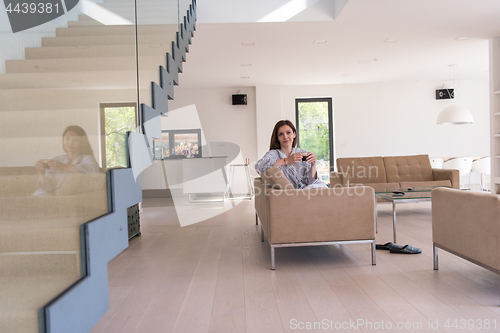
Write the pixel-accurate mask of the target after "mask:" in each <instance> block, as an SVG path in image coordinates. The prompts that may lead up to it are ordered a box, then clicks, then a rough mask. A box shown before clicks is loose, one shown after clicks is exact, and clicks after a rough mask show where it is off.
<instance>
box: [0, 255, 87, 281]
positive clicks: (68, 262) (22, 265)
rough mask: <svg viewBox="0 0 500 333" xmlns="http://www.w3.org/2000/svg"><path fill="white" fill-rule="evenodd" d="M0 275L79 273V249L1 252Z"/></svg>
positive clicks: (72, 274) (76, 274) (73, 274)
mask: <svg viewBox="0 0 500 333" xmlns="http://www.w3.org/2000/svg"><path fill="white" fill-rule="evenodd" d="M0 267H1V270H0V276H40V275H52V276H58V275H70V276H79V275H81V254H80V251H46V252H40V251H34V252H25V253H22V252H10V253H8V252H7V253H6V252H1V253H0Z"/></svg>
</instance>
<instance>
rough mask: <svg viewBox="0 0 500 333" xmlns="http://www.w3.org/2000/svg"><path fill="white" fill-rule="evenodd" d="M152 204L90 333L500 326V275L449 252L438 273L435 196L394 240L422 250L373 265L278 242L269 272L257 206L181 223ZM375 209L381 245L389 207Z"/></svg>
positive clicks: (412, 212)
mask: <svg viewBox="0 0 500 333" xmlns="http://www.w3.org/2000/svg"><path fill="white" fill-rule="evenodd" d="M146 200H149V204H148V201H145V202H144V205H145V206H147V207H144V209H143V213H142V215H141V229H142V236H141V237H137V238H134V239H132V240H131V242H130V246H129V248H128V249H127V250H125V251H124V252H123V253H121V254H120V255H119V256H118V257H116V258H115V259H113V260H112V261H111V262H110V263H109V289H110V309H109V310H108V312H107V313H106V314H105V315H104V317H103V318H102V319H101V320H100V321H99V323H98V324H97V325H96V326H95V327H94V329H93V330H92V333H112V332H119V333H124V332H145V333H154V332H181V333H194V332H214V333H219V332H249V333H253V332H272V333H274V332H334V331H347V332H387V331H391V332H392V331H394V332H500V307H499V304H500V303H499V302H500V300H499V286H498V283H499V278H498V275H497V274H495V273H493V272H490V271H488V270H486V269H484V268H481V267H479V266H476V265H474V264H471V263H469V262H467V261H465V260H462V259H460V258H457V257H455V256H453V255H451V254H448V253H446V252H444V251H440V257H439V259H440V266H439V270H438V271H434V270H433V265H432V241H431V207H430V203H427V202H424V203H414V204H411V203H409V204H401V205H399V206H398V214H397V219H398V243H399V244H410V245H412V246H416V247H420V248H421V249H422V251H423V252H422V254H418V255H405V254H391V253H389V252H387V251H381V250H377V265H376V266H372V265H371V264H370V263H371V259H370V258H371V257H370V245H368V244H352V245H343V246H317V247H305V248H279V249H276V270H275V271H272V270H271V262H270V248H269V244H268V243H267V242H265V243H262V242H261V240H260V225H259V226H256V225H255V215H254V209H253V202H252V201H243V202H242V203H240V204H239V205H238V206H236V207H235V208H234V209H232V210H230V211H229V212H226V213H224V214H222V215H219V216H217V217H215V218H212V219H210V220H207V221H204V222H201V223H197V224H194V225H191V226H187V227H184V228H181V227H180V226H179V223H178V221H177V218H176V214H175V210H174V207H172V206H165V204H167V203H166V202H161V201H158V200H160V199H146ZM154 200H156V201H154ZM378 209H379V227H378V235H377V243H385V242H388V241H391V240H392V207H391V205H390V204H379V208H378ZM447 324H448V325H447ZM397 325H400V328H401V329H398V326H397ZM488 327H489V329H488ZM300 328H303V329H300ZM307 328H310V329H307ZM391 328H392V329H391ZM481 328H482V329H481Z"/></svg>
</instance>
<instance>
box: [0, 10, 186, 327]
mask: <svg viewBox="0 0 500 333" xmlns="http://www.w3.org/2000/svg"><path fill="white" fill-rule="evenodd" d="M155 4H156V7H155ZM157 4H158V2H157V1H151V0H147V1H144V2H141V6H143V7H141V8H143V9H144V11H143V12H142V15H143V16H142V17H147V18H148V19H147V22H148V24H144V25H139V26H138V27H137V53H138V55H139V56H138V59H137V58H136V38H135V34H136V29H135V26H133V25H132V26H127V25H120V26H112V25H103V24H102V23H100V22H98V21H96V20H94V19H92V18H90V17H88V16H86V15H79V20H78V21H77V22H71V23H70V24H69V25H68V28H58V29H57V30H56V37H47V38H43V39H42V47H40V48H27V49H26V50H25V58H26V59H25V60H7V61H6V63H5V69H6V73H5V74H0V100H1V101H2V103H0V156H2V161H1V162H0V188H1V193H0V333H4V332H5V333H7V332H9V333H10V332H39V331H41V332H45V330H48V331H50V332H57V331H61V332H64V329H59V328H57V327H59V326H58V323H59V322H62V323H64V318H62V319H59V318H60V317H63V313H64V311H73V312H72V313H71V315H72V316H73V317H74V316H84V315H86V316H87V317H86V318H81V320H82V322H85V321H87V322H89V323H86V325H91V326H90V327H92V326H93V322H95V321H96V316H99V313H98V312H96V314H94V315H93V316H94V317H92V316H90V317H91V318H89V314H88V313H87V314H81V313H79V312H80V311H77V310H76V309H77V307H76V306H75V309H71V308H69V309H67V308H66V309H64V308H65V307H61V306H54V305H57V304H58V302H60V301H62V302H63V301H66V302H67V300H68V299H69V298H70V297H66V296H67V295H68V294H71V292H72V291H75V290H76V291H78V290H86V289H85V288H88V286H86V285H84V283H83V282H87V281H91V280H92V279H93V280H94V282H95V279H97V277H94V276H92V274H91V273H92V272H94V271H97V269H95V268H94V265H100V266H99V267H100V269H101V268H102V269H104V270H105V269H106V267H105V266H104V267H103V265H106V264H107V261H109V260H110V259H112V257H113V256H114V255H116V254H117V253H119V251H121V250H122V249H117V248H116V246H115V248H113V249H107V248H106V246H108V245H109V244H104V243H105V242H106V241H107V240H110V244H112V243H113V242H112V239H113V237H114V234H113V235H111V236H110V237H109V238H107V237H105V236H106V235H97V236H96V235H95V234H93V231H92V228H93V227H94V226H100V227H99V228H101V227H102V226H104V227H102V228H104V229H105V228H106V226H109V225H111V224H110V223H111V222H106V225H104V224H103V223H104V222H100V220H99V219H104V220H103V221H108V220H113V221H114V220H119V222H117V223H119V225H121V224H122V223H123V221H122V220H123V216H125V224H126V207H127V205H130V204H131V203H132V204H133V203H134V200H135V199H121V196H124V193H123V192H126V189H125V191H118V192H119V193H115V192H116V191H117V190H116V189H115V188H116V187H117V186H120V184H121V182H119V181H117V180H115V181H114V183H113V184H112V186H109V185H110V183H109V181H108V182H107V181H106V175H105V174H102V175H99V176H98V179H96V180H94V181H95V182H96V184H101V183H102V184H103V186H97V189H94V191H93V192H87V193H78V194H74V193H72V192H68V194H67V195H61V196H60V197H59V196H55V197H32V196H31V193H33V191H34V190H35V189H36V186H37V185H36V184H37V181H38V174H37V172H36V170H34V168H33V167H32V166H33V165H34V163H35V162H36V161H37V160H38V159H41V158H52V157H53V156H57V155H61V154H62V153H63V152H62V149H61V141H62V140H61V134H62V130H63V129H64V128H65V127H66V126H68V125H73V124H74V125H79V126H81V127H83V128H84V129H85V130H86V132H87V134H88V136H89V140H90V142H91V145H92V146H93V148H94V155H95V157H96V158H98V155H99V154H98V151H99V147H100V143H99V139H100V129H99V124H100V110H99V105H100V104H101V103H108V104H109V103H123V102H137V101H138V104H139V105H140V106H142V107H139V108H138V109H139V110H140V111H142V113H141V118H142V119H146V118H147V119H148V120H150V119H156V118H155V117H156V116H159V115H160V114H161V113H165V112H167V110H166V107H167V105H168V104H167V98H168V97H170V98H172V97H173V93H172V92H173V90H172V85H173V84H176V83H177V81H178V80H177V74H178V71H179V69H180V68H181V62H182V57H183V55H184V53H185V52H186V49H187V46H188V41H189V37H190V34H192V31H193V30H194V22H192V23H190V24H189V23H188V22H187V21H184V24H183V25H182V26H181V33H180V34H179V32H178V30H179V26H178V25H177V24H161V20H162V18H163V19H165V15H163V16H162V15H160V14H159V13H161V11H159V10H158V6H157ZM102 6H103V8H107V9H108V10H111V11H113V12H115V13H117V14H122V15H123V17H124V18H128V16H130V13H131V12H130V10H127V9H126V8H124V6H123V2H122V1H119V0H109V1H105V3H104V4H102ZM166 7H167V6H166ZM141 8H140V9H141ZM164 9H166V8H164ZM193 12H194V2H193V9H192V11H191V15H192V16H191V19H192V20H193V21H194V15H193ZM138 13H139V14H141V11H140V10H138ZM176 14H177V13H176ZM189 15H190V14H189V12H188V15H187V16H188V17H189ZM140 17H141V16H140ZM140 22H141V20H140V19H139V23H140ZM188 34H189V35H188ZM182 36H183V37H182ZM172 41H176V43H174V44H172ZM137 65H138V69H139V75H137V71H136V68H137ZM160 66H163V68H160ZM160 73H162V74H161V75H162V80H160ZM137 77H138V79H137ZM152 82H155V83H156V84H152ZM153 91H154V92H156V93H155V94H154V96H153V97H152V94H153ZM138 96H139V100H138ZM143 104H144V105H143ZM147 105H152V106H153V108H151V107H148V106H147ZM155 106H156V109H155V108H154V107H155ZM160 107H161V108H162V109H160ZM156 121H158V122H159V121H160V119H159V118H157V119H156ZM148 134H149V136H151V135H152V134H151V133H145V135H148ZM122 174H124V173H123V172H121V171H120V172H118V171H117V172H116V173H113V172H112V173H111V175H112V176H113V175H114V176H115V177H118V176H120V177H121V175H122ZM127 177H128V176H127ZM106 182H107V183H108V186H106ZM108 188H109V189H110V193H108ZM89 193H90V194H89ZM109 197H111V198H113V201H112V206H109V207H108V198H109ZM127 200H128V201H130V202H128V201H127ZM124 210H125V211H124ZM108 212H109V213H108ZM101 216H103V218H101ZM91 220H93V222H92V223H93V224H90V225H89V224H88V223H87V222H89V221H91ZM86 223H87V224H86ZM117 225H118V224H117ZM120 228H121V229H123V228H122V227H120ZM113 230H114V229H113ZM113 232H115V231H113ZM125 233H126V232H125ZM122 234H123V233H118V232H116V235H119V237H122ZM86 235H88V236H87V237H86ZM97 237H102V238H103V239H102V240H100V241H99V240H96V238H97ZM96 241H99V242H100V244H101V243H102V244H103V245H102V246H103V248H104V249H105V251H108V254H107V253H102V257H103V258H107V259H106V260H107V261H106V260H105V262H101V261H102V260H100V259H98V260H96V258H94V257H93V256H90V259H89V257H88V256H87V253H86V252H87V251H88V244H92V242H96ZM117 243H120V244H123V239H122V238H120V241H118V242H117ZM109 246H110V245H109ZM109 246H108V247H109ZM120 246H121V245H120ZM117 251H118V252H117ZM96 275H98V274H96ZM82 277H83V278H82ZM89 279H90V280H89ZM98 282H99V284H100V285H103V284H104V285H105V286H104V288H105V289H106V290H107V280H106V281H102V280H99V281H98ZM85 292H90V293H92V290H88V291H85ZM94 292H95V291H94ZM101 294H102V293H101ZM57 295H61V296H60V297H59V298H58V299H57V300H55V301H52V302H51V300H53V299H54V298H55V297H56V296H57ZM103 297H105V298H106V299H107V294H106V295H104V296H103ZM98 301H99V300H98V299H97V298H96V302H98ZM49 302H50V304H49ZM73 303H77V302H73ZM84 303H85V302H84ZM101 303H102V302H101ZM47 304H48V306H47V307H46V305H47ZM78 306H79V307H82V306H83V307H86V308H88V309H89V310H88V312H89V313H91V312H92V311H94V310H93V309H99V310H98V311H101V308H102V304H100V305H99V306H94V304H83V305H82V304H79V305H78ZM44 307H45V310H44ZM61 309H62V310H61ZM49 310H50V311H49ZM61 311H62V312H61ZM96 311H97V310H96ZM100 315H102V313H101V314H100ZM47 318H50V320H47ZM97 319H98V318H97ZM49 322H50V325H52V324H53V325H54V327H51V326H50V325H49ZM73 323H75V321H74V322H73ZM46 325H47V326H46ZM74 327H75V328H74V329H72V332H79V331H81V332H84V331H86V330H87V328H86V326H85V325H83V324H82V325H80V326H79V325H75V326H74Z"/></svg>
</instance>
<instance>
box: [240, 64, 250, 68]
mask: <svg viewBox="0 0 500 333" xmlns="http://www.w3.org/2000/svg"><path fill="white" fill-rule="evenodd" d="M241 67H252V64H241Z"/></svg>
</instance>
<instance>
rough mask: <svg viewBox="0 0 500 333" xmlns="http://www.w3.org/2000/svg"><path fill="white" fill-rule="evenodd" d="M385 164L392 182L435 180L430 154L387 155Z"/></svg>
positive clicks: (388, 178) (389, 179)
mask: <svg viewBox="0 0 500 333" xmlns="http://www.w3.org/2000/svg"><path fill="white" fill-rule="evenodd" d="M384 165H385V172H386V173H387V181H388V182H390V183H403V182H416V181H417V182H418V181H433V180H434V178H433V176H432V168H431V162H430V160H429V156H428V155H413V156H386V157H384Z"/></svg>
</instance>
